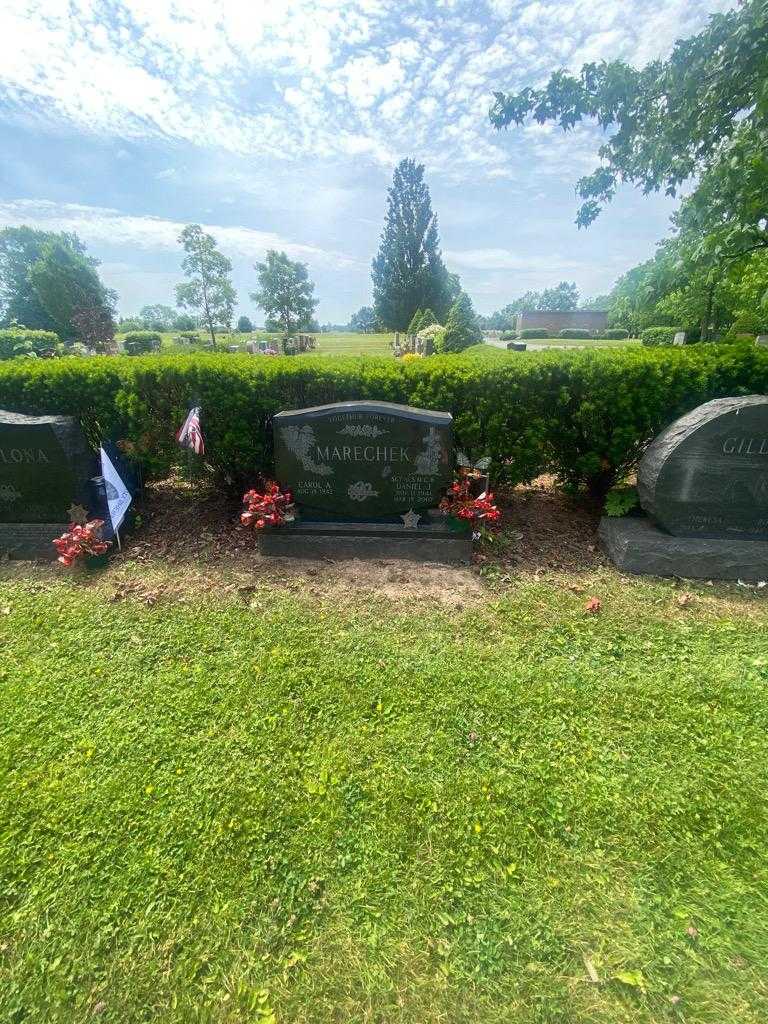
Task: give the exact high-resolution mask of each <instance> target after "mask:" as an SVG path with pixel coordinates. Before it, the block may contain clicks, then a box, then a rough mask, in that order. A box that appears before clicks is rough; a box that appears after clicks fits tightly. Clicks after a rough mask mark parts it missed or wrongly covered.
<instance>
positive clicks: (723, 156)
mask: <svg viewBox="0 0 768 1024" xmlns="http://www.w3.org/2000/svg"><path fill="white" fill-rule="evenodd" d="M767 40H768V3H766V0H742V2H741V3H739V5H738V7H737V8H735V9H734V10H731V11H728V12H727V13H725V14H715V15H713V16H712V17H711V18H710V20H709V23H708V25H707V27H706V28H705V29H704V30H703V31H702V32H700V33H699V34H698V35H695V36H693V37H692V38H690V39H683V40H678V42H677V43H675V46H674V49H673V51H672V54H671V55H670V57H669V58H668V59H667V60H655V61H653V62H651V63H650V64H648V65H646V66H645V67H644V68H641V69H639V70H638V69H636V68H633V67H630V66H629V65H628V64H625V63H624V62H623V61H612V62H610V63H606V62H602V63H599V64H585V65H584V66H583V67H582V69H581V72H580V73H579V75H577V76H574V75H572V74H569V73H568V72H565V71H557V72H555V73H554V74H553V75H552V76H551V78H550V79H549V82H548V83H547V84H546V85H545V86H544V87H543V88H541V89H532V88H525V89H523V90H522V91H521V92H519V93H503V92H498V93H496V102H495V103H494V105H493V107H492V109H491V112H490V118H491V122H492V123H493V124H494V125H495V126H496V127H497V128H499V129H501V128H506V127H508V126H509V125H512V124H517V125H521V124H523V123H524V122H525V120H526V119H527V118H529V117H530V118H533V120H535V121H537V122H538V123H540V124H543V123H545V122H548V121H552V122H556V123H557V124H559V125H560V126H561V127H562V128H563V129H564V130H565V131H568V130H570V129H571V128H573V127H574V126H575V125H576V124H578V123H579V122H581V121H584V120H587V119H594V120H596V121H597V123H598V124H599V125H600V126H601V127H602V128H604V129H605V130H606V131H610V135H609V136H608V137H607V139H606V141H605V142H604V143H603V145H602V146H601V147H600V149H599V151H598V154H599V156H600V159H601V166H600V167H599V168H598V169H597V170H596V171H594V173H593V174H590V175H588V176H587V177H584V178H582V179H581V180H580V181H579V183H578V185H577V191H578V194H579V196H580V197H581V199H582V200H583V202H582V205H581V208H580V209H579V212H578V216H577V223H578V224H579V225H580V226H585V225H587V224H590V223H592V221H593V220H594V219H595V218H596V217H597V216H598V214H599V213H600V210H601V209H602V207H603V206H604V205H605V204H606V203H607V202H609V201H610V200H611V199H612V198H613V196H614V194H615V192H616V189H617V187H618V186H619V184H620V183H621V182H632V183H634V184H636V185H638V186H639V187H641V188H642V189H643V191H644V192H653V191H658V190H659V189H664V190H665V191H666V192H667V194H669V195H674V194H676V192H677V189H678V188H679V186H680V185H681V184H682V183H683V182H685V181H687V180H688V179H691V178H694V177H696V178H697V179H698V185H697V187H696V188H695V189H694V191H693V194H692V196H691V198H690V200H689V202H688V203H687V209H686V211H685V216H686V217H689V218H690V220H691V221H692V222H698V224H697V226H696V235H697V237H698V245H699V247H700V252H708V253H710V254H714V255H715V256H718V257H719V256H728V257H734V256H737V255H740V254H742V253H747V252H750V251H753V250H755V249H757V248H765V247H768V222H767V218H768V188H767V186H768V155H767V154H768V59H766V41H767Z"/></svg>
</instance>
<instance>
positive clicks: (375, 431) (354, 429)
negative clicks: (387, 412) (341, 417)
mask: <svg viewBox="0 0 768 1024" xmlns="http://www.w3.org/2000/svg"><path fill="white" fill-rule="evenodd" d="M339 433H340V434H347V435H348V436H349V437H383V435H384V434H386V433H387V431H386V430H382V429H381V428H380V427H377V426H376V425H375V424H373V423H348V424H347V425H346V426H345V427H342V428H341V430H340V431H339Z"/></svg>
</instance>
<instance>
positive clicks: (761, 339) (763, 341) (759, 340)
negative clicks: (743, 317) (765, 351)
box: [755, 334, 768, 347]
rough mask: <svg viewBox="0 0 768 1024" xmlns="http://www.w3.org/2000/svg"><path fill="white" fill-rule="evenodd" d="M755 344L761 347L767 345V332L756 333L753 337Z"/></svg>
mask: <svg viewBox="0 0 768 1024" xmlns="http://www.w3.org/2000/svg"><path fill="white" fill-rule="evenodd" d="M755 344H756V345H760V346H761V347H768V334H758V336H757V337H756V338H755Z"/></svg>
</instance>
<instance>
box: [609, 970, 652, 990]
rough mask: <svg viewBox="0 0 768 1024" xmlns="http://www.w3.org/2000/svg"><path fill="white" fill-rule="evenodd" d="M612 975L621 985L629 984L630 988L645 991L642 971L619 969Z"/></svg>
mask: <svg viewBox="0 0 768 1024" xmlns="http://www.w3.org/2000/svg"><path fill="white" fill-rule="evenodd" d="M613 977H614V978H615V979H616V981H620V982H621V983H622V985H629V987H630V988H637V989H640V991H641V992H645V978H644V977H643V972H642V971H619V972H618V974H614V976H613Z"/></svg>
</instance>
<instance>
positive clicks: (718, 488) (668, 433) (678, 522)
mask: <svg viewBox="0 0 768 1024" xmlns="http://www.w3.org/2000/svg"><path fill="white" fill-rule="evenodd" d="M637 489H638V494H639V497H640V504H641V506H642V508H643V510H644V512H645V513H646V515H645V516H644V517H637V516H634V517H633V516H630V517H626V518H616V519H612V518H609V517H604V518H603V519H602V521H601V523H600V537H601V540H602V542H603V544H604V546H605V547H606V549H607V551H608V553H609V554H610V556H611V558H612V559H613V561H614V562H615V563H616V564H617V565H618V566H619V568H621V569H623V570H625V571H628V572H636V573H648V574H653V575H658V576H682V577H691V578H706V579H766V578H768V543H767V541H768V397H767V396H765V395H748V396H745V397H738V398H735V397H734V398H718V399H715V400H713V401H711V402H707V403H706V404H705V405H701V406H699V407H698V408H697V409H694V410H692V411H691V412H689V413H687V414H686V415H685V416H682V417H680V419H678V420H675V422H674V423H672V424H671V425H670V426H669V427H667V428H666V430H664V431H662V432H661V433H660V434H659V435H658V437H657V438H656V439H655V440H654V441H653V442H652V443H651V445H650V446H649V447H648V449H647V451H646V452H645V455H644V456H643V458H642V460H641V462H640V467H639V469H638V474H637Z"/></svg>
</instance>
